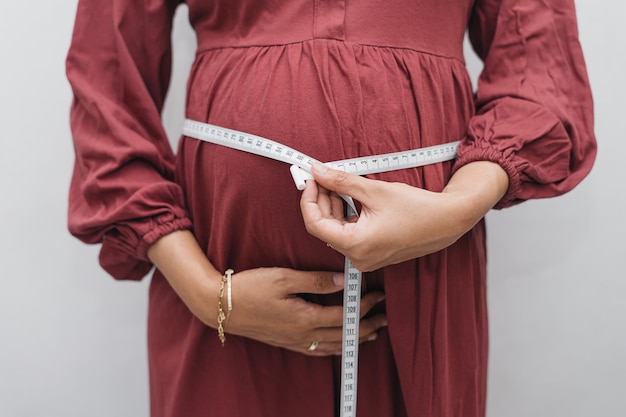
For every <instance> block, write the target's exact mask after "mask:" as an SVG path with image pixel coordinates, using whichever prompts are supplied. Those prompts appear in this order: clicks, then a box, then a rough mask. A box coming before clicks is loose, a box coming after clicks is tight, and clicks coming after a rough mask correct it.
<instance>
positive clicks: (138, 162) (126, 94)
mask: <svg viewBox="0 0 626 417" xmlns="http://www.w3.org/2000/svg"><path fill="white" fill-rule="evenodd" d="M179 2H180V1H179V0H145V1H135V0H80V1H79V4H78V10H77V16H76V22H75V27H74V33H73V37H72V42H71V46H70V50H69V53H68V56H67V61H66V69H67V77H68V80H69V82H70V84H71V86H72V90H73V94H74V100H73V103H72V107H71V111H70V124H71V129H72V136H73V139H74V149H75V154H76V158H75V164H74V172H73V176H72V181H71V186H70V196H69V213H68V226H69V230H70V232H71V233H72V234H73V235H74V236H76V237H78V238H79V239H81V240H82V241H84V242H87V243H98V242H101V243H102V247H101V251H100V258H99V260H100V264H101V265H102V267H103V268H104V269H105V270H106V271H107V272H109V273H110V274H111V275H112V276H114V277H115V278H117V279H141V278H142V277H143V276H144V275H145V274H147V273H148V272H149V271H150V269H151V268H152V265H151V263H150V262H149V260H148V258H147V256H146V251H147V248H148V246H149V245H150V244H152V243H154V242H155V241H156V240H157V239H158V238H160V237H161V236H163V235H165V234H167V233H170V232H173V231H175V230H179V229H185V228H190V227H191V221H190V219H189V216H188V214H187V210H186V209H185V206H184V198H183V192H182V189H181V187H180V186H179V185H177V184H176V183H175V182H174V153H173V151H172V149H171V146H170V144H169V142H168V139H167V136H166V133H165V131H164V128H163V126H162V123H161V117H160V112H161V109H162V106H163V102H164V99H165V94H166V92H167V88H168V85H169V78H170V71H171V43H170V36H171V28H172V20H173V15H174V10H175V8H176V6H177V5H178V3H179Z"/></svg>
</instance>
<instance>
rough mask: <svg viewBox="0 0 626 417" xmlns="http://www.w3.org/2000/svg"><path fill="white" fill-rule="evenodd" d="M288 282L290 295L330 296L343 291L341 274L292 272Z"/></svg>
mask: <svg viewBox="0 0 626 417" xmlns="http://www.w3.org/2000/svg"><path fill="white" fill-rule="evenodd" d="M290 275H291V277H290V279H289V280H288V282H289V292H290V293H291V294H331V293H335V292H338V291H341V290H342V289H343V281H344V277H343V273H340V272H334V273H333V272H322V271H311V272H310V271H292V274H290Z"/></svg>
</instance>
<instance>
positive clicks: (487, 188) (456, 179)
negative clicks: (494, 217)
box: [443, 161, 509, 230]
mask: <svg viewBox="0 0 626 417" xmlns="http://www.w3.org/2000/svg"><path fill="white" fill-rule="evenodd" d="M508 186H509V178H508V175H507V173H506V171H505V170H504V169H503V168H502V167H501V166H500V165H498V164H496V163H493V162H489V161H477V162H472V163H469V164H467V165H465V166H463V167H461V168H460V169H459V170H458V171H457V172H456V173H455V174H454V175H453V176H452V178H451V179H450V181H449V182H448V185H447V186H446V187H445V188H444V190H443V192H444V193H447V194H451V195H456V196H458V197H460V200H459V202H460V203H459V204H461V206H460V207H459V208H460V210H458V211H457V212H458V213H459V216H461V217H460V218H459V219H458V220H460V221H461V224H463V225H464V227H465V228H466V229H467V230H469V229H470V228H471V227H472V226H474V224H476V222H478V221H479V220H480V219H482V218H483V217H484V216H485V214H487V212H488V211H489V210H491V208H493V207H494V206H495V205H496V204H497V203H498V201H500V199H501V198H502V197H503V196H504V194H505V193H506V191H507V189H508Z"/></svg>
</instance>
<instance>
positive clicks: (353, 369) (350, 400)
mask: <svg viewBox="0 0 626 417" xmlns="http://www.w3.org/2000/svg"><path fill="white" fill-rule="evenodd" d="M183 134H184V135H185V136H187V137H191V138H195V139H199V140H202V141H205V142H210V143H213V144H216V145H221V146H226V147H228V148H232V149H237V150H240V151H244V152H248V153H253V154H256V155H260V156H263V157H266V158H271V159H275V160H278V161H282V162H285V163H287V164H291V165H292V166H291V175H292V177H293V179H294V182H295V183H296V187H297V188H298V189H299V190H303V189H304V187H305V182H306V181H307V180H310V179H313V176H312V175H311V167H312V166H313V164H314V163H315V162H319V161H317V160H316V159H314V158H312V157H310V156H308V155H306V154H304V153H302V152H300V151H297V150H295V149H292V148H290V147H288V146H285V145H282V144H280V143H278V142H275V141H272V140H270V139H266V138H263V137H261V136H256V135H251V134H248V133H244V132H239V131H237V130H232V129H226V128H223V127H219V126H214V125H210V124H207V123H200V122H196V121H193V120H189V119H187V120H185V123H184V126H183ZM458 147H459V142H450V143H446V144H442V145H436V146H430V147H427V148H420V149H412V150H408V151H402V152H394V153H388V154H382V155H374V156H365V157H360V158H352V159H343V160H340V161H334V162H327V163H326V164H325V165H327V166H329V167H331V168H333V169H338V170H341V171H346V172H350V173H354V174H357V175H366V174H375V173H380V172H387V171H395V170H400V169H406V168H415V167H420V166H424V165H429V164H435V163H438V162H444V161H450V160H452V159H454V158H456V153H457V150H458ZM342 198H343V199H344V200H345V201H346V202H347V204H348V212H347V215H348V216H352V215H357V214H358V213H357V210H356V207H355V205H354V202H353V201H352V198H350V197H349V196H342ZM344 274H345V279H344V297H343V341H342V349H341V397H340V398H341V408H340V413H341V414H340V415H341V417H355V416H356V394H357V380H358V378H357V375H358V364H359V320H360V310H361V303H360V301H361V272H360V271H359V270H358V269H356V268H355V267H354V265H353V264H352V262H351V261H350V260H349V259H348V258H347V257H346V263H345V269H344Z"/></svg>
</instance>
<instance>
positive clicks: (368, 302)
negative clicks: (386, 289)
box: [360, 291, 385, 318]
mask: <svg viewBox="0 0 626 417" xmlns="http://www.w3.org/2000/svg"><path fill="white" fill-rule="evenodd" d="M384 299H385V294H384V293H382V292H378V291H376V292H369V293H367V294H365V295H364V296H363V297H361V311H360V312H361V318H363V317H364V316H365V315H366V314H367V313H369V312H370V310H371V309H372V308H374V306H376V304H378V303H380V302H381V301H383V300H384Z"/></svg>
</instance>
